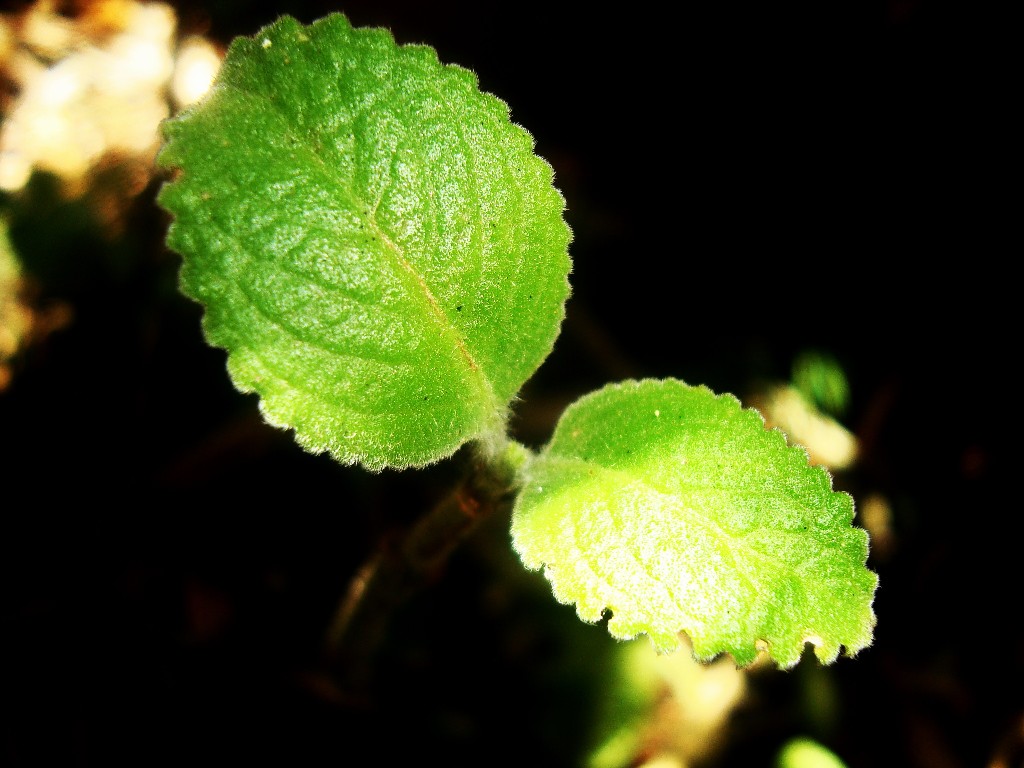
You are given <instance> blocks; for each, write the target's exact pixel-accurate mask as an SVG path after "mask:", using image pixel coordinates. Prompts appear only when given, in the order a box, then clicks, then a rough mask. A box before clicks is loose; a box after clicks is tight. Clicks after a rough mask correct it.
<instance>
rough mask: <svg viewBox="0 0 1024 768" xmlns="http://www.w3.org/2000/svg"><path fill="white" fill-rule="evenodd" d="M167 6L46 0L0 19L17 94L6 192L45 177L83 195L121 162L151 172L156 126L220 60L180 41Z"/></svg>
mask: <svg viewBox="0 0 1024 768" xmlns="http://www.w3.org/2000/svg"><path fill="white" fill-rule="evenodd" d="M177 26H178V25H177V18H176V16H175V13H174V10H173V9H172V8H171V7H170V6H169V5H166V4H163V3H155V2H154V3H139V2H126V1H125V0H97V2H92V3H87V4H84V5H83V6H82V10H81V11H80V13H79V15H77V16H76V17H74V18H69V17H67V16H64V15H62V14H60V13H59V12H58V11H57V9H56V5H55V4H54V3H52V2H38V3H36V4H35V5H33V6H31V7H30V8H29V9H28V10H26V11H24V12H22V13H21V14H17V15H14V14H10V15H4V16H3V17H2V19H0V66H2V69H3V74H4V77H5V78H6V79H7V80H8V81H9V82H10V83H11V84H12V85H13V86H14V88H15V91H16V94H17V95H16V97H15V98H14V99H13V100H12V101H11V102H10V103H7V104H5V105H4V110H3V125H2V127H0V189H2V190H4V191H7V192H15V191H17V190H19V189H21V188H22V187H23V186H25V184H26V183H28V180H29V178H30V177H31V174H32V173H33V171H37V170H39V171H47V172H49V173H53V174H55V175H56V176H58V177H59V178H60V179H61V180H62V181H64V183H65V188H66V191H67V194H68V195H69V196H74V195H76V194H80V193H81V192H82V191H83V186H85V183H84V182H85V180H86V179H87V176H88V174H89V173H90V172H91V171H92V170H93V169H94V168H95V167H96V166H98V165H99V164H100V163H101V161H102V160H103V159H104V158H106V157H109V156H111V155H114V156H116V157H123V158H125V159H128V160H135V161H138V160H141V161H143V162H145V163H146V164H147V165H152V159H153V158H154V157H155V153H156V150H157V148H158V146H159V133H158V127H159V124H160V122H161V121H162V120H164V119H165V118H167V117H169V116H170V115H171V114H172V113H173V111H174V110H176V109H178V108H180V107H182V106H185V105H187V104H190V103H192V102H194V101H196V100H197V99H199V98H201V97H202V95H203V94H204V93H205V92H206V91H207V90H208V89H209V87H210V84H211V83H212V81H213V78H214V77H215V76H216V73H217V71H218V69H219V67H220V62H221V58H222V57H221V54H220V53H219V51H218V50H217V48H215V47H214V46H213V44H211V43H210V42H208V41H207V40H205V39H203V38H201V37H198V36H194V35H193V36H188V37H187V38H185V39H184V40H182V41H180V43H179V41H178V39H177Z"/></svg>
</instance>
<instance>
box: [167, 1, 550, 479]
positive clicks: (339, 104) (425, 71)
mask: <svg viewBox="0 0 1024 768" xmlns="http://www.w3.org/2000/svg"><path fill="white" fill-rule="evenodd" d="M163 135H164V139H165V145H164V147H163V148H162V151H161V153H160V156H159V162H160V164H161V165H162V166H164V167H165V168H169V169H174V170H175V175H174V178H173V180H172V181H171V182H170V183H169V184H167V185H165V187H164V188H163V190H162V191H161V194H160V197H159V201H160V204H161V205H162V206H163V207H164V208H166V210H168V211H169V212H170V213H171V214H173V217H174V220H173V223H172V225H171V228H170V230H169V233H168V238H167V242H168V245H169V246H170V247H171V248H172V249H174V250H175V251H177V252H179V253H180V254H182V255H183V256H184V263H183V266H182V271H181V288H182V291H183V292H184V293H185V294H187V295H188V296H190V297H192V298H194V299H196V300H197V301H199V302H201V303H202V304H203V305H205V309H206V311H205V315H204V318H203V327H204V330H205V333H206V336H207V339H208V340H209V341H210V343H211V344H214V345H217V346H220V347H223V348H225V349H227V350H228V367H229V370H230V373H231V377H232V380H233V381H234V383H235V385H236V386H237V387H238V388H239V389H241V390H243V391H247V392H249V391H254V392H258V393H259V395H260V396H261V401H260V407H261V409H262V411H263V413H264V415H265V417H266V418H267V420H268V421H270V422H271V423H274V424H277V425H280V426H286V427H291V428H294V429H295V432H296V437H297V439H298V440H299V442H300V443H301V444H302V445H303V446H304V447H305V448H307V449H308V450H310V451H314V452H320V451H329V452H330V453H332V454H333V455H334V456H335V457H336V458H337V459H338V460H339V461H341V462H343V463H353V462H360V463H362V464H363V465H365V466H366V467H367V468H370V469H374V470H377V469H381V468H383V467H408V466H421V465H424V464H428V463H430V462H433V461H436V460H438V459H441V458H444V457H445V456H448V455H450V454H451V453H453V452H454V451H455V450H456V449H457V448H458V447H459V446H460V445H462V444H463V443H465V442H466V441H468V440H472V439H483V438H486V437H488V436H492V435H495V434H497V433H499V432H501V433H503V432H504V430H505V424H506V418H507V411H508V407H509V404H510V402H511V401H512V399H513V398H514V397H515V395H516V393H517V392H518V390H519V389H520V388H521V386H522V385H523V383H524V382H525V381H526V379H527V378H529V377H530V376H531V375H532V373H533V372H534V371H535V370H536V369H537V367H538V366H539V365H540V363H541V362H542V361H543V360H544V358H545V357H547V355H548V354H549V353H550V351H551V348H552V346H553V344H554V340H555V337H556V336H557V334H558V331H559V329H560V326H561V321H562V319H563V315H564V305H565V300H566V298H567V296H568V292H569V286H568V280H567V277H568V273H569V269H570V262H569V256H568V244H569V241H570V232H569V229H568V227H567V225H566V224H565V221H564V219H563V211H564V200H563V198H562V196H561V194H560V193H559V192H558V191H557V190H556V189H555V187H554V186H553V184H552V179H553V175H552V170H551V167H550V166H549V165H548V164H547V163H546V162H545V161H544V160H543V159H541V158H539V157H538V156H537V155H536V154H534V143H533V138H532V136H531V135H530V134H529V133H528V132H527V131H525V130H524V129H523V128H521V127H519V126H517V125H515V124H513V123H512V122H511V120H510V116H509V109H508V106H507V105H506V104H505V103H504V102H503V101H501V100H499V99H498V98H496V97H494V96H492V95H490V94H486V93H482V92H481V91H480V90H479V88H478V81H477V79H476V76H475V75H474V74H473V73H472V72H470V71H468V70H466V69H462V68H460V67H457V66H453V65H442V64H441V63H440V62H439V61H438V58H437V54H436V52H435V51H434V50H433V49H431V48H429V47H426V46H422V45H408V46H399V45H397V44H396V43H395V41H394V39H393V37H392V36H391V34H390V33H389V32H387V31H386V30H383V29H353V28H352V26H351V25H350V24H349V22H348V20H347V19H346V18H345V17H344V16H342V15H340V14H334V15H331V16H328V17H326V18H324V19H322V20H320V21H318V22H316V23H314V24H312V25H310V26H303V25H301V24H299V23H298V22H297V21H296V20H295V19H292V18H290V17H283V18H281V19H279V20H278V21H277V22H275V23H274V24H272V25H270V26H268V27H266V28H265V29H263V30H261V31H260V32H259V33H257V34H256V35H255V36H254V37H251V38H239V39H237V40H235V41H234V43H233V44H232V45H231V48H230V49H229V51H228V54H227V58H226V60H225V62H224V65H223V68H222V70H221V72H220V74H219V76H218V79H217V82H216V83H215V85H214V87H213V89H212V90H211V92H210V93H209V95H208V96H207V97H206V98H205V99H204V100H203V101H202V102H201V103H200V104H198V105H197V106H195V107H194V108H191V109H189V110H186V111H184V112H183V113H181V114H180V115H178V116H177V117H175V118H174V119H172V120H170V121H168V122H165V123H164V126H163Z"/></svg>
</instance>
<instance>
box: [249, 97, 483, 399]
mask: <svg viewBox="0 0 1024 768" xmlns="http://www.w3.org/2000/svg"><path fill="white" fill-rule="evenodd" d="M232 87H234V88H235V89H237V90H238V92H239V93H241V94H245V95H247V96H252V97H255V98H257V99H260V100H261V101H263V102H265V103H267V104H269V105H270V107H271V110H272V111H273V113H274V114H276V115H278V117H279V118H280V120H279V123H280V125H281V126H282V128H283V133H284V134H285V136H286V137H287V138H291V139H293V140H294V143H293V144H291V148H292V149H293V150H294V151H299V150H301V151H302V152H303V154H305V155H306V156H307V157H308V158H309V159H310V160H311V164H312V165H313V167H315V168H317V169H318V170H319V172H320V175H321V177H322V178H323V180H324V181H326V182H327V185H326V188H327V189H328V190H337V191H338V192H341V193H344V194H345V196H346V197H347V198H348V200H347V202H348V203H349V204H350V205H353V206H354V210H356V211H363V210H369V206H368V205H367V204H366V203H365V201H363V200H362V198H360V197H359V196H357V195H356V194H355V192H354V191H353V190H352V189H351V188H350V186H349V185H346V184H343V183H339V182H338V179H337V178H336V177H335V176H334V175H332V173H331V168H330V166H329V165H328V164H327V162H326V160H325V159H324V158H323V157H321V155H320V154H319V153H318V152H317V151H316V149H315V148H314V147H312V146H309V144H310V142H309V140H308V137H307V138H304V137H303V136H301V135H300V134H298V133H296V131H295V130H293V128H292V127H291V125H290V123H289V116H288V115H287V114H286V113H285V112H284V111H283V109H282V108H281V105H280V104H279V103H278V102H277V100H276V99H273V98H271V97H270V96H269V95H267V94H266V93H263V92H260V91H253V90H250V89H248V88H245V87H243V86H241V85H240V84H238V83H233V84H232ZM364 220H365V221H366V223H367V225H368V226H370V227H371V228H372V229H373V231H374V232H375V233H376V234H377V236H378V237H380V239H381V242H382V243H384V245H385V246H386V247H387V249H388V250H389V251H390V252H391V253H392V255H393V256H394V258H395V261H396V262H397V263H398V265H399V266H400V267H401V268H402V269H403V270H404V271H405V272H406V274H407V275H409V276H410V277H411V278H412V279H413V280H414V281H415V283H416V285H417V286H418V287H419V295H420V296H422V297H423V300H424V301H425V302H426V306H427V309H428V312H429V314H430V316H431V317H432V319H433V320H434V322H435V324H436V325H437V326H438V328H439V329H440V330H441V332H442V333H443V334H444V335H445V336H447V337H448V338H449V339H451V341H452V342H453V343H454V345H455V347H456V348H457V350H458V352H459V355H460V357H461V358H462V359H463V361H464V362H465V365H466V368H467V369H468V371H469V373H470V375H471V376H472V378H473V379H474V380H475V381H476V382H477V386H478V389H479V391H480V393H481V394H482V395H483V396H484V398H485V399H486V400H487V402H488V403H489V404H491V405H494V404H495V400H496V396H495V394H494V388H493V386H492V385H491V382H490V380H489V379H488V378H487V377H486V375H485V374H484V372H483V370H482V369H481V368H480V366H479V364H478V363H477V362H476V359H475V358H474V357H473V354H472V353H471V352H470V350H469V348H468V346H467V345H466V340H465V338H464V337H463V335H462V334H461V333H460V332H459V330H458V328H457V327H456V326H455V325H454V324H453V323H452V322H451V319H450V318H449V317H448V316H447V315H446V314H445V313H444V311H443V310H442V308H441V306H440V304H439V302H438V301H437V298H436V297H435V296H434V294H433V292H432V291H431V290H430V286H429V285H428V284H427V282H426V280H425V279H424V278H423V275H421V274H420V273H419V272H417V271H416V269H415V267H414V266H413V265H412V263H411V262H410V261H409V260H408V259H406V258H405V256H404V254H403V253H402V250H401V248H400V247H399V246H398V244H397V243H395V242H394V241H393V240H392V239H391V238H390V237H388V235H387V233H385V232H384V231H383V230H382V229H381V228H380V226H379V225H378V224H377V221H376V219H375V218H374V217H372V216H370V217H364Z"/></svg>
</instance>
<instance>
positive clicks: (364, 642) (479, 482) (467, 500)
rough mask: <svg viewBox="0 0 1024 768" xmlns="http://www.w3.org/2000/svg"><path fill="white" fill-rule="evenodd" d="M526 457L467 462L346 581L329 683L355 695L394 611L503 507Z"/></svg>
mask: <svg viewBox="0 0 1024 768" xmlns="http://www.w3.org/2000/svg"><path fill="white" fill-rule="evenodd" d="M531 456H532V454H531V453H530V451H529V450H528V449H527V448H525V447H524V446H522V445H520V444H519V443H516V442H512V441H508V443H507V446H506V448H505V449H504V450H503V451H501V452H499V453H497V454H496V455H494V454H492V455H491V456H490V457H485V456H484V455H483V454H478V455H477V456H475V457H474V459H473V463H472V465H471V469H470V472H469V474H468V476H467V477H466V479H465V480H463V481H462V483H461V484H460V485H459V486H458V487H457V488H456V489H455V490H454V491H453V492H452V493H451V494H450V495H449V496H447V497H446V498H444V499H443V500H442V501H441V502H440V503H439V504H437V506H435V507H434V508H433V509H432V510H431V511H430V512H429V513H428V514H427V515H425V516H424V517H423V518H422V519H420V520H419V521H418V522H417V523H416V524H415V525H414V526H413V527H412V528H410V529H409V530H408V531H406V532H405V534H404V535H403V536H402V537H400V538H399V539H398V540H397V541H396V540H392V539H388V540H385V541H383V542H382V543H381V545H380V546H379V547H378V549H377V551H376V552H375V553H374V554H373V555H372V556H371V557H370V558H369V559H368V560H367V561H366V562H365V563H364V564H363V566H362V567H361V568H360V569H359V570H358V571H357V572H356V574H355V576H354V577H353V578H352V580H351V581H350V582H349V586H348V589H347V591H346V593H345V595H344V596H343V598H342V600H341V601H340V603H339V605H338V608H337V610H336V611H335V615H334V619H333V620H332V622H331V625H330V627H329V629H328V632H327V637H326V644H325V654H326V657H327V662H328V664H329V665H330V667H331V669H332V671H333V674H334V677H335V681H336V683H337V684H338V685H339V686H340V687H341V690H342V691H343V692H345V693H347V694H354V695H359V694H360V693H361V692H363V691H364V690H365V689H366V687H367V685H368V683H369V682H370V680H371V678H372V673H373V661H374V656H375V655H376V652H377V650H378V649H379V648H380V646H381V644H382V643H383V641H384V639H385V637H386V633H387V630H388V627H389V625H390V623H391V620H392V617H393V616H394V614H395V612H396V611H397V610H398V609H399V608H400V607H401V606H402V605H403V604H404V603H405V602H406V601H408V600H409V599H410V598H411V597H412V596H413V595H415V594H416V593H417V592H418V591H419V590H421V589H422V588H423V587H425V586H427V585H428V584H429V583H431V582H432V581H433V580H434V579H436V577H437V575H438V574H439V573H440V572H441V570H442V569H443V567H444V565H445V563H446V562H447V560H448V558H449V557H450V556H451V554H452V553H453V552H454V551H455V550H456V549H457V547H458V546H459V544H460V543H461V542H462V541H463V540H464V539H465V538H466V537H467V536H469V535H470V534H471V533H473V531H475V530H476V528H477V527H478V526H479V525H480V523H481V522H483V521H484V520H486V519H487V518H488V517H490V516H491V515H493V514H495V513H496V512H499V511H501V510H503V509H505V508H507V506H508V505H510V504H511V503H512V501H513V499H514V496H515V489H516V482H517V479H518V477H519V476H520V473H521V471H522V468H523V466H524V465H525V463H526V462H527V461H529V459H530V458H531Z"/></svg>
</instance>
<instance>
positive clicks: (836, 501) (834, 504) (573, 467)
mask: <svg viewBox="0 0 1024 768" xmlns="http://www.w3.org/2000/svg"><path fill="white" fill-rule="evenodd" d="M853 514H854V507H853V499H852V498H851V497H850V495H849V494H847V493H842V492H837V491H834V490H833V488H832V478H831V476H830V475H829V474H828V472H827V471H826V470H825V469H824V468H822V467H818V466H811V465H810V464H809V463H808V459H807V453H806V451H804V450H803V449H802V448H800V447H797V446H790V445H788V444H787V442H786V438H785V435H784V434H783V433H782V432H780V431H778V430H769V429H766V428H765V425H764V420H763V418H762V417H761V415H760V414H759V413H758V412H757V411H754V410H751V409H744V408H743V407H742V406H741V405H740V403H739V401H738V400H737V399H736V398H735V397H733V396H732V395H715V394H714V393H713V392H711V391H710V390H709V389H707V388H706V387H693V386H689V385H687V384H685V383H683V382H681V381H677V380H671V379H668V380H643V381H630V382H624V383H621V384H615V385H609V386H608V387H605V388H604V389H601V390H599V391H597V392H595V393H592V394H590V395H588V396H586V397H584V398H582V399H580V400H578V401H577V402H576V403H574V404H573V405H572V406H570V407H569V408H568V409H567V410H566V411H565V413H564V415H563V416H562V418H561V420H560V421H559V423H558V426H557V428H556V430H555V434H554V436H553V438H552V440H551V442H550V443H549V444H548V445H547V446H546V447H545V448H544V450H543V451H542V452H541V453H540V455H539V456H538V457H537V458H536V459H534V461H533V462H532V464H531V465H530V467H529V468H528V469H527V471H526V472H525V475H524V485H523V488H522V490H521V492H520V495H519V497H518V499H517V501H516V505H515V508H514V511H513V522H512V537H513V543H514V546H515V549H516V551H517V552H518V553H519V555H520V558H521V559H522V561H523V563H524V564H525V565H526V566H527V567H528V568H531V569H541V568H543V570H544V574H545V576H546V577H547V578H548V580H549V581H550V583H551V585H552V589H553V591H554V594H555V597H556V598H557V599H558V600H559V601H560V602H562V603H566V604H570V605H571V604H575V606H576V611H577V613H578V614H579V616H580V618H581V619H583V620H584V621H588V622H596V621H598V620H599V619H601V618H602V616H603V615H605V612H606V611H607V612H610V614H611V616H610V619H609V620H608V631H609V632H610V633H611V634H612V635H613V636H614V637H616V638H619V639H629V638H633V637H636V636H638V635H640V634H647V635H648V636H649V637H650V638H651V640H652V641H653V642H654V644H655V646H656V648H657V649H658V650H659V651H662V652H667V651H672V650H674V649H675V648H676V647H677V645H678V642H679V633H680V632H685V633H686V634H687V635H689V637H690V639H691V641H692V645H693V650H694V655H695V656H696V657H697V658H699V659H702V660H706V659H710V658H712V657H714V656H717V655H719V654H721V653H729V654H731V655H732V656H733V658H734V659H735V661H736V663H737V664H739V665H741V666H745V665H747V664H749V663H751V662H753V661H754V660H755V658H756V657H757V655H758V653H759V651H767V652H768V654H769V655H770V656H771V657H772V658H773V659H774V660H775V662H776V663H777V664H778V665H779V666H780V667H783V668H786V667H790V666H793V665H794V664H796V663H797V662H798V661H799V659H800V656H801V654H802V652H803V649H804V646H805V643H808V642H810V643H812V644H813V646H814V651H815V654H816V655H817V656H818V658H819V659H820V660H821V661H822V662H824V663H830V662H832V661H834V660H835V659H836V657H837V656H838V654H839V652H840V649H841V648H844V649H845V653H846V654H847V655H853V654H855V653H856V652H857V651H859V650H861V649H863V648H865V647H866V646H868V645H869V644H870V643H871V640H872V634H873V629H874V625H875V615H874V612H873V609H872V602H873V599H874V593H875V589H876V587H877V577H876V575H875V574H874V573H873V572H871V571H870V570H868V569H867V568H866V565H865V564H866V561H867V555H868V537H867V533H866V532H865V531H864V530H862V529H861V528H857V527H854V526H853V525H852V524H851V523H852V520H853Z"/></svg>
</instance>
